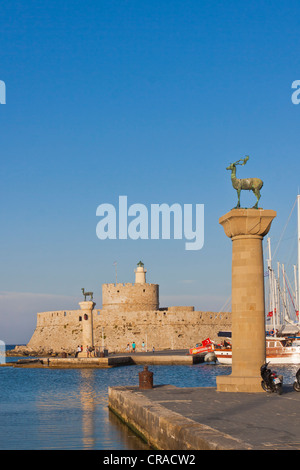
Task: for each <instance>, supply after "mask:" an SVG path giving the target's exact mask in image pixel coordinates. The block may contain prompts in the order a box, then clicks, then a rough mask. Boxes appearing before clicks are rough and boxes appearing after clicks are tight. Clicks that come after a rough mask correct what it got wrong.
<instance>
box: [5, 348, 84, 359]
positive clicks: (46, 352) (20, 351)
mask: <svg viewBox="0 0 300 470" xmlns="http://www.w3.org/2000/svg"><path fill="white" fill-rule="evenodd" d="M75 354H76V352H75V351H73V350H72V351H71V350H68V349H65V350H64V349H62V350H61V351H54V350H53V349H38V350H36V349H32V348H28V347H27V346H22V345H21V346H16V347H15V348H14V349H8V350H6V356H7V357H24V356H28V357H68V356H69V357H75Z"/></svg>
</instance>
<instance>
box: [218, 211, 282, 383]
mask: <svg viewBox="0 0 300 470" xmlns="http://www.w3.org/2000/svg"><path fill="white" fill-rule="evenodd" d="M275 217H276V212H275V211H272V210H263V209H232V210H231V211H230V212H228V213H227V214H225V215H223V217H221V218H220V219H219V223H220V224H221V225H222V226H223V228H224V231H225V234H226V235H227V236H228V237H229V238H231V240H232V285H231V289H232V314H231V315H232V373H231V375H228V376H218V377H217V390H218V391H222V392H263V390H262V388H261V377H260V367H261V365H262V364H263V363H264V362H265V357H266V337H265V295H264V262H263V250H262V240H263V237H264V236H265V235H266V234H267V233H268V232H269V230H270V227H271V223H272V220H273V219H274V218H275Z"/></svg>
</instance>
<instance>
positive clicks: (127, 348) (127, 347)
mask: <svg viewBox="0 0 300 470" xmlns="http://www.w3.org/2000/svg"><path fill="white" fill-rule="evenodd" d="M135 351H136V343H135V341H133V343H132V344H131V352H133V353H135ZM142 351H145V352H146V351H147V349H146V346H145V342H144V341H143V342H142ZM126 352H130V344H129V343H127V346H126ZM152 353H153V354H154V353H155V348H154V346H152Z"/></svg>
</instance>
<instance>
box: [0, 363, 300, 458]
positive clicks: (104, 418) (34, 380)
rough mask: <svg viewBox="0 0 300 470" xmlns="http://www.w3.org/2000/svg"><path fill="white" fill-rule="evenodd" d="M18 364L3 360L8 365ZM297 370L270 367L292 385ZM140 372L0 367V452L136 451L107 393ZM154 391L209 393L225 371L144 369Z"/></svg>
mask: <svg viewBox="0 0 300 470" xmlns="http://www.w3.org/2000/svg"><path fill="white" fill-rule="evenodd" d="M17 359H18V358H14V359H13V358H8V360H9V361H12V360H17ZM298 368H299V366H296V365H295V366H278V367H275V366H274V367H272V369H274V370H276V371H277V372H278V373H281V374H283V376H284V382H285V383H293V381H294V377H295V374H296V371H297V370H298ZM142 370H143V366H124V367H117V368H112V369H48V368H41V369H40V368H37V369H32V368H14V367H0V427H1V441H0V442H1V444H0V446H1V450H13V449H18V450H28V449H30V450H39V449H45V450H47V449H57V450H59V449H65V450H69V449H70V450H81V449H98V450H142V449H148V447H147V445H146V444H145V443H144V442H143V441H142V440H141V439H140V438H139V437H137V436H136V435H135V434H134V433H133V432H132V431H131V430H130V429H129V428H128V427H127V426H126V425H124V424H123V423H122V422H121V421H120V420H119V419H118V418H117V417H116V416H114V415H113V413H111V412H110V411H109V410H108V406H107V405H108V387H110V386H118V385H138V380H139V379H138V374H139V372H141V371H142ZM149 370H151V371H152V372H153V373H154V385H164V384H171V385H175V386H177V387H215V386H216V376H218V375H221V374H226V375H228V374H230V373H231V367H229V366H221V365H215V364H205V363H204V364H197V365H193V366H154V365H153V366H149Z"/></svg>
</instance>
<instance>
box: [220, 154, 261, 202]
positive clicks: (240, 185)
mask: <svg viewBox="0 0 300 470" xmlns="http://www.w3.org/2000/svg"><path fill="white" fill-rule="evenodd" d="M248 160H249V156H248V155H247V156H246V157H245V158H241V159H240V160H238V161H237V162H235V163H230V165H229V166H228V167H227V168H226V170H231V182H232V186H233V187H234V189H236V191H237V195H238V203H237V206H236V207H235V209H239V208H240V207H241V204H240V195H241V190H242V189H246V190H248V191H253V193H254V194H255V196H256V204H255V205H254V206H253V209H258V201H259V200H260V190H261V188H262V187H263V184H264V183H263V181H262V180H261V179H259V178H245V179H238V178H237V177H236V166H237V165H241V166H244V165H245V164H246V163H247V161H248ZM241 162H242V163H241Z"/></svg>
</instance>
